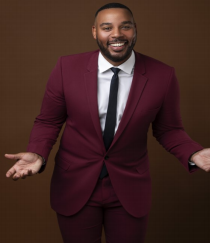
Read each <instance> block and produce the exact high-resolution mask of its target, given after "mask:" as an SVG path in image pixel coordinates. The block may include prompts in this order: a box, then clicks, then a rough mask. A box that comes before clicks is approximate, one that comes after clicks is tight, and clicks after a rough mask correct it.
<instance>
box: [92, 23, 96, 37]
mask: <svg viewBox="0 0 210 243" xmlns="http://www.w3.org/2000/svg"><path fill="white" fill-rule="evenodd" d="M92 35H93V38H94V39H95V40H96V27H95V25H93V26H92Z"/></svg>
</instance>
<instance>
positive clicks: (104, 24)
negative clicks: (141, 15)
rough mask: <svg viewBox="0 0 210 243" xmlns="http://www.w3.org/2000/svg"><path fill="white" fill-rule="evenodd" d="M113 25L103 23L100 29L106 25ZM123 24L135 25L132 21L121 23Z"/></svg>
mask: <svg viewBox="0 0 210 243" xmlns="http://www.w3.org/2000/svg"><path fill="white" fill-rule="evenodd" d="M111 24H112V23H102V24H100V27H102V26H104V25H111ZM121 24H131V25H133V23H132V22H131V21H123V22H121Z"/></svg>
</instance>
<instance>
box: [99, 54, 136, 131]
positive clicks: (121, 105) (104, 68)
mask: <svg viewBox="0 0 210 243" xmlns="http://www.w3.org/2000/svg"><path fill="white" fill-rule="evenodd" d="M134 65H135V55H134V52H133V51H132V54H131V56H130V58H129V59H128V60H127V61H126V62H124V63H122V64H121V65H119V66H113V65H112V64H111V63H109V62H108V61H107V60H106V59H105V58H104V57H103V55H102V54H101V52H100V53H99V56H98V111H99V119H100V124H101V130H102V133H104V128H105V121H106V113H107V109H108V103H109V92H110V83H111V79H112V76H113V74H114V73H113V72H112V70H111V69H110V68H112V67H115V68H119V69H120V71H119V73H118V77H119V86H118V93H117V119H116V125H115V133H116V131H117V128H118V126H119V123H120V121H121V118H122V115H123V112H124V110H125V106H126V103H127V99H128V95H129V92H130V88H131V83H132V80H133V71H134Z"/></svg>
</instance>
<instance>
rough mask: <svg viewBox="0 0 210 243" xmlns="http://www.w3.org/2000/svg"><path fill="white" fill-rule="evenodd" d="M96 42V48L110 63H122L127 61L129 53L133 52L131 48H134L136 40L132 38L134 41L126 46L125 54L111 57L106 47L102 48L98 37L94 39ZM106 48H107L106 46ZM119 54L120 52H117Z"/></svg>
mask: <svg viewBox="0 0 210 243" xmlns="http://www.w3.org/2000/svg"><path fill="white" fill-rule="evenodd" d="M118 41H120V40H118ZM121 41H122V40H121ZM96 42H97V44H98V47H99V49H100V51H101V53H102V54H103V55H104V56H105V57H106V58H107V59H108V60H111V61H112V62H123V61H125V60H127V59H128V58H129V57H130V55H131V52H132V50H133V48H134V46H135V44H136V38H134V39H133V40H132V42H131V44H130V45H129V46H128V48H127V51H126V53H125V54H124V55H123V56H112V54H111V53H110V52H109V50H108V47H107V48H105V47H104V46H103V44H102V43H101V42H100V41H99V40H98V37H96ZM116 42H117V41H116ZM107 46H108V44H107ZM119 53H120V52H119Z"/></svg>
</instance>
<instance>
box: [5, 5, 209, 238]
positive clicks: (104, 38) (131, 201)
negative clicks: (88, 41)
mask: <svg viewBox="0 0 210 243" xmlns="http://www.w3.org/2000/svg"><path fill="white" fill-rule="evenodd" d="M92 33H93V37H94V38H95V39H96V41H97V43H98V46H99V49H100V50H99V51H98V50H97V51H93V52H88V53H82V54H77V55H70V56H65V57H61V58H60V59H59V60H58V63H57V65H56V67H55V68H54V70H53V71H52V74H51V76H50V78H49V81H48V83H47V87H46V92H45V95H44V99H43V103H42V108H41V112H40V115H38V116H37V118H36V120H35V123H34V127H33V129H32V132H31V136H30V141H29V145H28V148H27V152H25V153H19V154H6V155H5V156H6V157H7V158H9V159H15V160H18V161H17V162H16V163H15V165H14V166H13V167H12V168H11V169H10V170H9V171H8V172H7V174H6V176H7V177H12V178H13V179H14V180H17V179H19V178H26V177H27V176H30V175H34V174H37V173H38V172H39V173H40V172H42V171H43V170H44V168H45V166H46V162H47V160H48V156H49V153H50V151H51V149H52V146H53V145H54V143H55V142H56V139H57V137H58V134H59V132H60V130H61V128H62V125H63V124H64V123H66V126H65V129H64V132H63V135H62V138H61V142H60V147H59V150H58V152H57V155H56V158H55V167H54V172H53V177H52V181H51V205H52V208H53V209H54V210H55V211H56V213H57V217H58V223H59V226H60V230H61V233H62V237H63V241H64V242H66V243H67V242H73V243H76V242H80V243H93V242H95V243H96V242H98V243H99V242H101V231H102V226H103V225H104V230H105V236H106V242H107V243H131V242H132V243H143V242H144V238H145V233H146V226H147V220H148V213H149V210H150V204H151V180H150V172H149V159H148V152H147V131H148V128H149V126H150V124H151V123H152V128H153V134H154V136H155V137H156V139H157V140H158V142H159V143H160V144H162V146H163V147H164V148H165V149H166V150H167V151H169V152H170V153H172V154H173V155H175V156H176V157H177V158H178V160H179V161H180V162H181V163H182V165H183V166H184V167H185V168H186V169H187V171H189V172H190V173H191V172H194V171H196V170H197V169H198V167H200V168H201V169H203V170H204V171H207V172H209V170H210V149H203V148H202V146H201V145H199V144H197V143H196V142H194V141H193V140H192V139H191V138H190V137H189V136H188V135H187V134H186V132H185V131H184V129H183V126H182V122H181V117H180V112H179V88H178V83H177V79H176V76H175V73H174V68H172V67H170V66H168V65H166V64H163V63H162V62H159V61H157V60H155V59H153V58H150V57H147V56H145V55H142V54H140V53H137V52H134V50H133V48H134V45H135V42H136V38H137V30H136V24H135V22H134V18H133V14H132V12H131V10H130V9H129V8H128V7H126V6H124V5H122V4H119V3H110V4H106V5H105V6H103V7H102V8H100V9H99V10H98V11H97V12H96V16H95V23H94V26H93V27H92Z"/></svg>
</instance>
